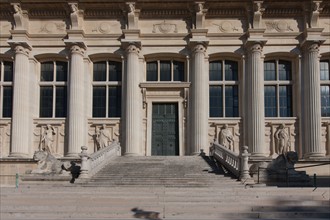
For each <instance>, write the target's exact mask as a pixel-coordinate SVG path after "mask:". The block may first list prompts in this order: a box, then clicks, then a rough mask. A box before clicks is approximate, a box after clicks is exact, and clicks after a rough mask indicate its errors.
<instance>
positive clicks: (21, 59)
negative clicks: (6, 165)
mask: <svg viewBox="0 0 330 220" xmlns="http://www.w3.org/2000/svg"><path fill="white" fill-rule="evenodd" d="M14 49H15V67H14V85H13V87H14V88H13V115H12V135H11V150H10V155H9V156H10V157H27V156H28V154H29V131H30V125H29V119H30V109H29V108H30V107H29V105H30V100H29V83H28V82H29V81H30V79H29V53H30V49H28V48H26V47H24V46H22V45H17V46H15V48H14Z"/></svg>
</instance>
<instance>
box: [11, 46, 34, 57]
mask: <svg viewBox="0 0 330 220" xmlns="http://www.w3.org/2000/svg"><path fill="white" fill-rule="evenodd" d="M14 50H15V53H16V54H17V53H20V54H23V55H25V56H29V54H30V50H29V49H28V48H25V47H23V46H21V45H17V46H15V48H14Z"/></svg>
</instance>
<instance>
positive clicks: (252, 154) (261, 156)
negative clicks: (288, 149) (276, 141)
mask: <svg viewBox="0 0 330 220" xmlns="http://www.w3.org/2000/svg"><path fill="white" fill-rule="evenodd" d="M251 157H252V158H258V159H260V158H268V157H269V155H268V154H266V153H259V152H258V153H257V152H255V153H251V156H250V158H251Z"/></svg>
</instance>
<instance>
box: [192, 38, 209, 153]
mask: <svg viewBox="0 0 330 220" xmlns="http://www.w3.org/2000/svg"><path fill="white" fill-rule="evenodd" d="M205 53H206V48H205V46H204V45H203V44H197V45H195V46H194V47H193V49H192V59H193V60H192V74H191V105H190V106H191V128H190V136H189V139H190V147H191V151H190V152H191V154H193V155H198V154H200V153H201V150H205V149H206V148H207V147H209V145H208V139H207V138H208V112H209V98H208V97H209V93H208V79H209V74H208V72H206V68H205V65H206V62H205V56H206V55H205Z"/></svg>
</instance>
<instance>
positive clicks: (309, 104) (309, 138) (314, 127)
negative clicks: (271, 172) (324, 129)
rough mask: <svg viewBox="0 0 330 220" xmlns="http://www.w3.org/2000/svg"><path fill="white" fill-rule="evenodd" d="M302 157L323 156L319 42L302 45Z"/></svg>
mask: <svg viewBox="0 0 330 220" xmlns="http://www.w3.org/2000/svg"><path fill="white" fill-rule="evenodd" d="M303 81H304V96H303V106H302V107H303V108H304V110H303V112H304V117H303V120H304V131H303V133H304V135H303V137H304V141H303V145H304V146H303V148H304V157H305V158H311V157H324V156H325V149H322V144H321V95H320V61H319V44H318V43H315V42H313V43H307V44H306V45H304V68H303Z"/></svg>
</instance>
